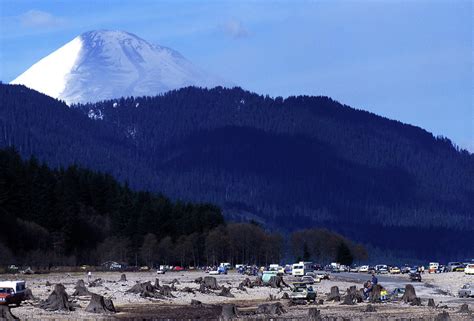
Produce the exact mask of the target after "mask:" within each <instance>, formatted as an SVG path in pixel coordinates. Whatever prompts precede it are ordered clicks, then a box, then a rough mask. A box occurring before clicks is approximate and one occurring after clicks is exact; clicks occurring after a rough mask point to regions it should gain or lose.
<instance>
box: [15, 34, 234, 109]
mask: <svg viewBox="0 0 474 321" xmlns="http://www.w3.org/2000/svg"><path fill="white" fill-rule="evenodd" d="M11 83H12V84H23V85H25V86H27V87H30V88H32V89H35V90H38V91H40V92H42V93H44V94H46V95H49V96H51V97H54V98H59V99H62V100H64V101H66V102H67V103H68V104H71V103H78V102H95V101H99V100H105V99H112V98H118V97H122V96H144V95H150V96H152V95H157V94H159V93H162V92H165V91H168V90H172V89H177V88H181V87H185V86H200V87H214V86H218V85H221V86H225V85H226V83H225V82H224V81H222V80H221V79H218V78H216V77H212V76H210V75H208V74H206V73H205V72H204V71H202V70H200V69H199V68H197V67H196V66H194V65H193V64H192V63H191V62H189V61H188V60H186V59H185V58H184V57H183V56H182V55H181V54H180V53H178V52H177V51H174V50H172V49H170V48H167V47H162V46H158V45H152V44H150V43H148V42H147V41H145V40H143V39H141V38H140V37H138V36H136V35H134V34H131V33H128V32H124V31H111V30H95V31H88V32H85V33H83V34H81V35H80V36H78V37H76V38H74V39H73V40H72V41H70V42H68V43H67V44H65V45H64V46H62V47H61V48H59V49H58V50H56V51H54V52H53V53H51V54H50V55H48V56H46V57H45V58H43V59H41V60H39V61H38V62H37V63H35V64H34V65H33V66H31V67H30V68H29V69H28V70H26V71H25V72H24V73H22V74H21V75H20V76H18V77H17V78H16V79H14V80H13V81H12V82H11Z"/></svg>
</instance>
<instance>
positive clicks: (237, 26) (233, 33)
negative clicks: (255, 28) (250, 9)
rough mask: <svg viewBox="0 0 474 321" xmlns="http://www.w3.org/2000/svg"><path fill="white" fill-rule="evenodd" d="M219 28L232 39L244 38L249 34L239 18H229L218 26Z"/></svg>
mask: <svg viewBox="0 0 474 321" xmlns="http://www.w3.org/2000/svg"><path fill="white" fill-rule="evenodd" d="M220 29H221V30H222V31H223V32H224V33H225V34H226V35H227V36H229V37H232V38H234V39H237V38H245V37H248V36H249V35H250V33H249V31H248V30H247V28H245V26H244V25H243V24H242V22H241V21H240V20H237V19H231V20H228V21H226V22H225V23H224V24H222V25H221V26H220Z"/></svg>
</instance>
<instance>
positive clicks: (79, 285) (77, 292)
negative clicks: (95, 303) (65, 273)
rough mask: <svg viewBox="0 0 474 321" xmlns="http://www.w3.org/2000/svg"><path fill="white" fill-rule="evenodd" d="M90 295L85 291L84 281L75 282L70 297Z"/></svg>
mask: <svg viewBox="0 0 474 321" xmlns="http://www.w3.org/2000/svg"><path fill="white" fill-rule="evenodd" d="M90 294H91V293H90V292H89V290H87V288H86V285H85V283H84V280H82V279H81V280H77V282H76V286H75V287H74V293H73V294H72V296H85V295H90Z"/></svg>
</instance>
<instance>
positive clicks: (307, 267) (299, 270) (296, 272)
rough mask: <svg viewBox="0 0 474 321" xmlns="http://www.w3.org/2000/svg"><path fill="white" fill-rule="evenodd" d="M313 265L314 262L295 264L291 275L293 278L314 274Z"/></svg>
mask: <svg viewBox="0 0 474 321" xmlns="http://www.w3.org/2000/svg"><path fill="white" fill-rule="evenodd" d="M313 271H314V268H313V263H312V262H299V263H295V264H293V269H292V271H291V275H293V276H305V275H306V273H308V272H313Z"/></svg>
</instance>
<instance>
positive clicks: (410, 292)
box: [402, 284, 421, 305]
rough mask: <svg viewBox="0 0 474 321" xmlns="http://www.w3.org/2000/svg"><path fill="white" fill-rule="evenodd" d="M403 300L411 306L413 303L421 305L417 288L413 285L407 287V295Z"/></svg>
mask: <svg viewBox="0 0 474 321" xmlns="http://www.w3.org/2000/svg"><path fill="white" fill-rule="evenodd" d="M402 300H403V302H405V303H410V304H411V303H415V304H417V303H420V305H421V301H420V299H419V298H418V297H417V296H416V291H415V288H414V287H413V285H411V284H407V285H405V293H404V294H403V296H402Z"/></svg>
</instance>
